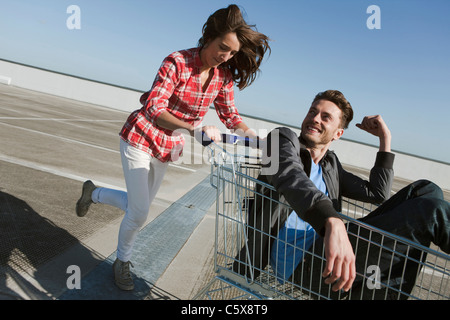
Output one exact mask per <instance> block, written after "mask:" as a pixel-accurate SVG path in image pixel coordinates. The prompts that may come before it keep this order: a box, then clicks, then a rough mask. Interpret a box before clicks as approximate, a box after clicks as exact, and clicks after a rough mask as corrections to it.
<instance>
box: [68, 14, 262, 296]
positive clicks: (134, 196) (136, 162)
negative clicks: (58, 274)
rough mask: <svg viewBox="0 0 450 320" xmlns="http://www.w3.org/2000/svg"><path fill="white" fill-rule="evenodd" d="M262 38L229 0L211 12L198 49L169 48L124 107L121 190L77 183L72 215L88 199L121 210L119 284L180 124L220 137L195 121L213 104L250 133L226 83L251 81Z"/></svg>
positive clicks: (179, 140) (179, 138)
mask: <svg viewBox="0 0 450 320" xmlns="http://www.w3.org/2000/svg"><path fill="white" fill-rule="evenodd" d="M268 40H269V39H268V37H267V36H265V35H264V34H262V33H259V32H257V31H256V30H255V29H254V26H249V25H248V24H247V23H246V22H245V20H244V19H243V17H242V14H241V11H240V10H239V8H238V7H237V6H236V5H230V6H229V7H227V8H224V9H220V10H218V11H216V12H215V13H213V14H212V15H211V16H210V17H209V18H208V20H207V22H206V23H205V24H204V26H203V35H202V37H201V38H200V40H199V43H198V47H196V48H193V49H187V50H182V51H178V52H174V53H172V54H171V55H169V56H168V57H167V58H166V59H165V60H164V61H163V63H162V66H161V67H160V69H159V71H158V74H157V75H156V79H155V81H154V83H153V86H152V89H151V90H150V91H149V92H147V93H145V94H143V95H142V97H141V99H140V102H141V103H142V104H143V107H142V108H141V109H139V110H136V111H134V112H133V113H131V115H130V116H129V117H128V119H127V121H126V123H125V125H124V126H123V128H122V130H121V132H120V138H121V140H120V151H121V157H122V166H123V171H124V175H125V182H126V187H127V192H122V191H117V190H111V189H106V188H97V187H96V186H95V185H94V184H93V183H92V182H91V181H86V182H85V183H84V184H83V189H82V195H81V197H80V199H79V200H78V202H77V204H76V212H77V215H78V216H84V215H86V213H87V211H88V209H89V206H90V205H91V204H92V203H105V204H109V205H113V206H115V207H118V208H121V209H122V210H124V211H125V216H124V218H123V221H122V223H121V226H120V230H119V241H118V247H117V259H116V261H115V262H114V264H113V272H114V278H115V283H116V285H117V286H118V287H119V288H121V289H123V290H132V289H133V288H134V284H133V279H132V277H131V273H130V264H131V263H130V258H131V252H132V248H133V244H134V241H135V239H136V236H137V234H138V231H139V230H140V228H141V227H142V226H143V224H144V223H145V221H146V219H147V216H148V212H149V208H150V204H151V203H152V201H153V199H154V197H155V195H156V193H157V191H158V189H159V187H160V185H161V182H162V180H163V177H164V174H165V172H166V169H167V165H168V163H169V162H170V161H176V160H177V159H178V157H179V155H180V154H181V152H182V148H183V146H184V136H183V135H182V134H181V133H180V130H184V131H185V132H186V130H187V131H188V132H189V133H190V134H191V135H192V136H194V135H197V134H198V133H201V132H204V134H205V135H206V136H207V137H209V138H210V139H211V140H213V141H220V139H221V138H220V131H219V130H218V129H217V128H216V127H214V126H203V127H201V121H202V119H203V117H204V115H205V114H206V112H207V111H208V109H209V106H210V105H212V104H214V106H215V109H216V111H217V114H218V115H219V118H220V120H221V121H222V122H223V123H224V124H225V126H226V127H227V128H228V129H231V130H235V131H236V132H240V133H243V134H244V135H247V136H254V137H255V136H256V134H255V132H253V131H252V130H250V129H249V128H248V127H247V125H246V124H245V123H244V122H243V121H242V118H241V117H240V116H239V113H238V111H237V109H236V107H235V104H234V91H233V87H234V85H236V86H237V87H238V88H239V89H241V90H242V89H244V88H245V87H247V86H249V85H250V84H251V83H252V82H253V81H254V80H255V78H256V75H257V73H258V71H259V67H260V64H261V62H262V60H263V58H264V55H265V54H266V53H267V51H268V50H269V51H270V47H269V44H268ZM136 169H139V170H136ZM143 173H144V174H143Z"/></svg>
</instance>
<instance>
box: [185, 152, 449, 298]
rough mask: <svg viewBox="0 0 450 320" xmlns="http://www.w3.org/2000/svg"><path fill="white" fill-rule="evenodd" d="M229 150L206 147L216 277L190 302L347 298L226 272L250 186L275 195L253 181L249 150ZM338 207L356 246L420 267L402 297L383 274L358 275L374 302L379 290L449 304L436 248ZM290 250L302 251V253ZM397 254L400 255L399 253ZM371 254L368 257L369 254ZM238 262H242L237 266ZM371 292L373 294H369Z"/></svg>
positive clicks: (444, 265) (239, 238)
mask: <svg viewBox="0 0 450 320" xmlns="http://www.w3.org/2000/svg"><path fill="white" fill-rule="evenodd" d="M232 147H233V149H232V150H230V149H225V148H222V147H220V146H218V145H216V144H211V145H210V146H208V148H209V150H210V153H211V157H210V161H211V185H212V186H213V187H214V188H216V189H217V198H216V225H215V228H216V229H215V247H214V270H215V273H216V275H215V277H214V278H213V279H212V280H211V281H210V282H209V283H208V284H207V285H206V286H205V287H204V288H203V289H202V290H200V291H199V292H198V293H197V295H196V296H195V297H194V299H211V300H214V299H220V300H224V299H225V300H231V299H258V300H259V299H300V300H304V299H349V298H351V297H352V290H353V289H352V290H350V293H349V295H347V294H344V293H343V292H340V293H338V294H334V295H333V294H332V293H331V291H330V292H328V294H324V293H323V290H322V289H320V290H316V291H315V290H314V289H311V288H310V287H309V288H308V287H306V286H303V285H302V283H298V281H295V280H292V279H280V278H277V277H276V275H275V274H274V272H273V270H272V268H271V267H270V266H268V267H266V268H264V270H255V269H254V267H253V266H249V269H250V274H247V275H246V276H243V275H241V274H240V273H238V272H235V271H234V270H233V269H232V267H231V266H232V265H233V263H234V262H235V261H236V257H237V253H238V252H239V250H240V249H241V248H242V247H243V246H247V228H248V227H249V225H248V223H247V218H248V216H247V214H246V213H247V208H248V207H249V202H250V201H252V199H254V196H255V189H256V188H255V187H256V186H257V185H258V184H260V185H261V184H263V185H264V187H266V188H268V189H271V190H272V191H274V192H275V189H274V188H273V187H272V186H270V185H267V184H264V183H263V182H261V181H259V180H258V179H257V177H258V174H259V171H260V162H259V156H258V154H257V153H256V154H255V152H254V150H253V151H252V152H253V153H252V152H250V153H249V152H248V149H249V148H245V147H239V146H238V147H236V143H235V144H234V145H233V146H232ZM259 196H261V197H263V198H265V199H269V200H270V201H275V200H273V199H271V197H270V195H261V194H260V195H259ZM278 204H280V203H278ZM342 204H343V210H342V212H341V213H340V215H341V217H342V219H343V220H344V221H345V222H347V225H349V223H350V222H351V223H353V224H355V225H357V226H358V228H357V230H358V231H357V232H356V233H353V236H355V237H356V238H357V241H364V242H367V243H370V245H371V246H374V247H377V248H379V249H380V250H379V252H381V250H387V251H390V252H391V253H392V259H394V257H395V258H402V259H404V267H403V268H404V270H403V272H404V271H405V270H406V267H407V263H414V264H416V265H419V266H420V267H419V268H418V270H417V274H416V283H415V286H414V290H413V291H412V292H411V293H410V294H409V293H407V292H403V291H402V288H401V287H400V288H398V287H396V288H394V287H392V284H391V281H390V279H389V275H388V280H387V281H386V282H380V280H379V277H377V273H376V271H377V270H376V266H375V269H373V270H371V272H369V273H366V274H358V276H360V277H362V278H363V279H364V280H363V286H364V287H367V288H370V289H372V291H371V292H373V296H372V298H373V299H375V298H376V299H379V298H380V297H379V295H375V293H376V292H379V291H377V290H378V289H384V292H385V294H384V296H382V299H391V298H400V297H402V298H405V297H406V298H408V299H419V300H449V299H450V256H449V255H447V254H445V253H443V252H440V251H439V249H438V248H435V249H433V248H428V247H424V246H422V245H420V244H417V243H414V242H412V241H409V240H408V239H404V238H402V237H398V236H396V235H394V234H391V233H388V232H385V231H383V230H380V229H377V228H374V227H372V226H370V225H368V224H365V223H363V222H361V221H359V220H357V219H358V218H360V217H363V216H364V215H366V214H368V213H370V212H371V211H373V209H374V206H373V205H371V204H367V203H361V202H356V201H353V200H350V199H343V203H342ZM282 205H287V204H282ZM363 231H364V232H363ZM362 234H364V235H362ZM375 238H376V239H375ZM399 246H407V248H408V249H407V250H406V252H409V251H410V250H416V251H417V250H420V251H421V256H420V257H419V258H417V257H410V256H409V255H408V254H403V253H399V252H396V250H395V248H397V247H399ZM296 249H298V250H303V249H304V248H296ZM402 251H403V252H404V251H405V250H402ZM247 252H248V248H247ZM306 253H307V252H306V251H305V254H306ZM309 254H311V253H309ZM369 254H370V249H369V250H368V251H367V255H369ZM372 254H374V253H373V252H372ZM376 254H379V253H376ZM322 257H323V255H322V256H320V255H317V256H316V258H317V259H320V261H322V263H323V262H324V258H322ZM240 263H245V262H244V261H240ZM367 267H370V266H367ZM254 271H257V272H256V273H257V274H258V276H255V273H254ZM304 272H306V270H305V271H304ZM319 287H320V286H319ZM374 288H375V289H376V290H373V289H374ZM388 289H389V290H388ZM319 291H320V292H319ZM354 294H355V293H354ZM358 294H359V293H358ZM361 294H362V292H361ZM361 297H362V296H361ZM353 298H354V297H353Z"/></svg>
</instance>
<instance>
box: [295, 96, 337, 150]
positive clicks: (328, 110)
mask: <svg viewBox="0 0 450 320" xmlns="http://www.w3.org/2000/svg"><path fill="white" fill-rule="evenodd" d="M341 117H342V111H341V109H339V108H338V106H337V105H336V104H334V103H333V102H331V101H328V100H318V101H316V102H315V103H313V105H312V106H311V108H310V109H309V111H308V113H307V114H306V117H305V119H304V120H303V123H302V131H301V136H302V138H303V141H302V142H303V143H305V144H306V146H307V147H320V146H325V145H329V144H330V143H331V142H332V141H334V140H337V139H339V138H340V137H341V136H342V134H343V133H344V129H343V128H341Z"/></svg>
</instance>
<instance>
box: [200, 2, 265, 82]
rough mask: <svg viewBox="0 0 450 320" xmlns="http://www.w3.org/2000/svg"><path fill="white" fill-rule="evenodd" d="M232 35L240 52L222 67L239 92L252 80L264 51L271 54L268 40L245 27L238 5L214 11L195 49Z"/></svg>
mask: <svg viewBox="0 0 450 320" xmlns="http://www.w3.org/2000/svg"><path fill="white" fill-rule="evenodd" d="M230 32H235V33H236V35H237V38H238V40H239V42H240V44H241V49H240V50H239V52H238V53H236V54H235V55H234V56H233V57H232V58H231V59H230V60H228V61H227V62H226V63H224V64H222V65H221V67H223V68H227V69H229V70H230V72H231V75H232V77H233V80H234V82H235V83H236V85H237V87H238V88H239V89H240V90H242V89H244V88H245V87H247V86H249V85H251V84H252V83H253V81H255V79H256V76H257V74H258V73H259V71H260V69H259V67H260V65H261V62H262V60H263V58H264V55H265V53H266V52H267V50H269V52H270V46H269V43H268V42H269V38H268V37H267V36H266V35H264V34H262V33H260V32H258V31H256V27H255V26H254V25H248V24H247V23H246V22H245V20H244V18H243V16H242V13H241V10H240V9H239V7H238V6H237V5H234V4H232V5H229V6H228V7H227V8H224V9H219V10H217V11H216V12H214V13H213V14H212V15H211V16H210V17H209V18H208V20H207V21H206V23H205V24H204V25H203V29H202V37H201V38H200V40H199V41H198V46H199V47H201V48H203V47H204V46H205V45H206V44H208V42H210V41H213V40H214V39H216V38H218V37H222V36H224V35H225V34H227V33H230Z"/></svg>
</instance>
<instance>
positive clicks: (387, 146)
mask: <svg viewBox="0 0 450 320" xmlns="http://www.w3.org/2000/svg"><path fill="white" fill-rule="evenodd" d="M352 118H353V110H352V107H351V105H350V103H349V102H348V101H347V100H346V98H345V97H344V95H343V94H342V93H341V92H339V91H336V90H328V91H325V92H321V93H319V94H318V95H317V96H316V97H315V99H314V101H313V103H312V105H311V108H310V109H309V111H308V113H307V115H306V117H305V119H304V121H303V123H302V127H301V134H300V137H297V135H296V134H295V133H294V132H293V131H291V130H290V129H288V128H278V129H275V130H273V131H272V132H271V133H270V134H269V135H268V137H267V150H266V151H265V153H264V159H263V163H264V164H263V168H262V170H261V175H260V176H259V178H258V179H260V180H261V181H263V182H266V183H268V184H270V185H272V186H273V187H274V188H275V189H276V193H275V194H271V195H270V197H271V198H272V199H274V200H276V201H273V203H287V204H289V206H290V207H291V208H292V209H293V210H294V211H293V212H287V210H286V209H285V208H283V206H281V205H276V204H273V203H272V205H268V204H267V203H264V202H267V201H265V200H264V197H262V196H258V195H257V196H256V199H255V200H256V201H255V202H254V206H253V207H252V208H250V209H249V219H248V221H249V224H251V225H253V226H254V229H253V228H249V229H248V230H249V231H248V239H249V240H248V241H249V243H248V248H249V250H250V252H247V249H246V248H245V247H244V248H242V250H241V252H240V253H239V255H238V257H237V260H238V261H244V262H250V264H251V265H252V266H253V267H255V268H257V269H256V270H258V269H259V270H262V269H264V268H265V266H266V265H267V264H268V263H269V260H272V262H273V261H275V263H274V264H273V266H274V269H275V272H276V274H277V275H278V276H279V277H281V278H284V279H288V278H289V279H291V281H293V282H295V283H301V284H302V286H303V287H304V288H305V287H308V288H310V289H311V290H312V292H317V290H318V291H320V294H323V295H325V296H329V297H331V298H335V297H338V295H337V294H333V293H332V294H331V295H330V294H328V293H327V292H329V289H330V288H329V286H331V292H335V293H336V292H338V291H341V289H342V290H343V291H345V292H348V291H349V290H350V289H352V291H355V292H356V291H358V290H362V289H361V287H362V286H361V283H360V282H361V279H358V278H357V276H356V275H357V273H358V274H365V270H363V269H362V268H363V265H364V266H365V265H366V264H365V263H364V262H366V261H362V262H361V260H365V256H363V255H365V254H366V253H367V250H368V249H367V248H365V249H364V250H362V249H361V250H359V251H358V250H356V249H357V248H356V247H357V246H358V248H359V246H361V244H357V243H358V242H357V241H356V240H355V239H352V237H349V235H348V234H347V229H346V226H345V225H344V223H343V221H342V220H341V219H340V217H339V215H338V214H337V212H340V211H341V198H342V197H348V198H351V199H355V200H358V201H363V202H369V203H374V204H382V205H381V206H380V207H379V208H378V209H376V210H375V211H373V212H372V213H370V214H369V215H367V216H366V217H365V218H363V219H362V220H363V221H364V222H365V223H367V224H371V225H373V226H375V227H378V228H380V229H382V230H385V231H388V232H391V233H393V234H396V235H399V236H402V237H405V238H407V239H410V240H413V241H415V242H418V243H420V244H422V245H425V246H429V245H430V242H433V243H435V244H436V245H438V246H439V247H440V248H441V249H442V250H443V251H445V252H446V253H450V228H449V226H450V206H449V203H448V202H447V201H444V200H443V194H442V190H441V189H439V187H438V186H436V185H435V184H433V183H431V182H429V181H425V180H421V181H417V182H415V183H413V184H411V185H409V186H408V187H406V188H404V189H402V190H401V191H399V192H398V193H397V194H396V195H395V196H393V197H392V198H390V192H391V186H392V181H393V176H394V173H393V162H394V154H393V153H391V133H390V130H389V128H388V127H387V125H386V123H385V122H384V120H383V119H382V117H381V116H379V115H376V116H368V117H365V118H364V119H363V121H362V122H361V123H360V124H357V127H358V128H360V129H362V130H364V131H367V132H369V133H371V134H373V135H375V136H377V137H378V138H379V151H378V153H377V155H376V159H375V165H374V167H373V168H372V169H371V171H370V177H369V180H368V181H366V180H363V179H361V178H359V177H357V176H355V175H353V174H351V173H350V172H347V171H345V170H344V169H343V168H342V165H341V164H340V162H339V159H338V158H337V156H336V155H335V153H334V152H332V151H330V150H329V148H330V145H331V143H332V142H333V141H336V140H338V139H339V138H340V137H341V136H342V134H343V133H344V129H345V128H347V127H348V124H349V123H350V121H351V120H352ZM258 188H259V190H257V193H258V194H259V195H267V194H268V192H267V188H264V187H263V186H258ZM265 189H266V190H265ZM389 198H390V199H389ZM388 199H389V200H388ZM292 225H297V226H300V225H301V227H300V228H299V229H300V230H302V231H305V230H306V231H307V232H308V235H306V236H305V235H304V234H305V233H300V232H299V233H298V234H301V237H302V239H299V238H298V237H297V239H295V237H296V236H295V235H293V234H289V232H288V231H289V230H290V229H291V228H292ZM311 227H312V228H311ZM259 230H261V231H262V232H260V231H259ZM311 231H312V233H313V234H312V235H311ZM271 236H272V237H271ZM277 236H278V239H284V240H285V241H287V242H295V241H297V240H298V241H305V242H306V243H308V245H307V246H306V249H308V248H310V247H311V245H312V243H314V242H315V243H314V249H313V251H314V253H315V254H318V255H321V254H322V249H323V248H324V251H323V252H324V254H325V259H326V263H325V264H324V265H322V264H321V263H320V262H318V261H315V262H314V261H312V260H316V258H314V259H313V258H312V256H313V255H311V254H309V255H308V256H307V257H306V258H305V259H304V262H303V263H300V259H297V261H295V259H293V257H292V255H293V253H292V252H288V251H283V250H277V249H276V248H277V243H276V242H277V240H276V241H273V240H272V239H273V237H277ZM316 239H317V240H316ZM269 251H271V252H269ZM354 252H357V256H356V257H355V254H354ZM382 254H383V255H384V254H386V253H385V252H383V253H382ZM413 254H414V253H413ZM359 255H361V258H359V257H358V256H359ZM370 256H371V255H370ZM248 258H249V259H250V261H248ZM369 259H371V258H369ZM391 260H392V259H391ZM317 262H318V263H317ZM398 263H399V264H400V263H401V262H400V261H398ZM285 264H290V266H288V267H286V266H285ZM292 266H293V267H292ZM379 267H380V269H381V274H382V275H385V274H390V276H391V278H392V279H396V280H397V278H396V276H397V274H396V272H397V271H395V270H394V271H392V268H393V266H392V265H388V264H386V265H384V264H383V265H381V266H379ZM394 267H395V266H394ZM318 268H320V270H319V269H318ZM233 270H234V271H236V272H239V273H241V274H247V275H249V270H248V269H247V268H246V267H245V265H243V264H240V263H239V262H236V263H235V264H234V266H233ZM416 271H417V270H416ZM256 273H258V272H257V271H256ZM410 274H411V276H410V277H409V278H408V277H406V278H404V279H401V280H399V282H400V283H397V284H393V286H401V288H402V291H410V290H412V286H413V284H414V281H415V274H417V273H414V272H411V273H410ZM256 275H257V274H256ZM256 275H255V276H256ZM322 277H323V279H321V278H322ZM399 277H400V275H399ZM355 279H357V280H356V281H355ZM321 283H322V284H321ZM323 283H325V284H326V285H323ZM380 293H381V292H380ZM377 294H378V293H377ZM377 297H381V294H380V295H376V296H375V298H377ZM384 297H386V295H384ZM352 298H363V299H364V298H366V295H365V293H363V294H355V295H354V296H352Z"/></svg>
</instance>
